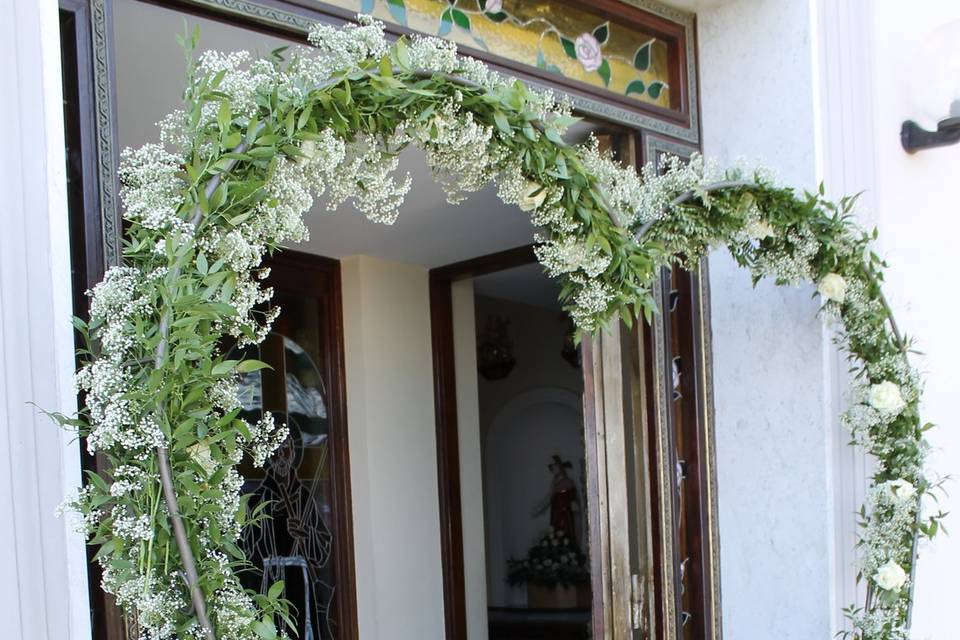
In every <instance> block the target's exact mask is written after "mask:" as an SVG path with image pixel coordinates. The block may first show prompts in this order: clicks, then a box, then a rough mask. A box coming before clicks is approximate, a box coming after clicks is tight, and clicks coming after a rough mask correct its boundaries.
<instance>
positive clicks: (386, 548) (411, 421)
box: [342, 256, 444, 640]
mask: <svg viewBox="0 0 960 640" xmlns="http://www.w3.org/2000/svg"><path fill="white" fill-rule="evenodd" d="M342 278H343V316H344V350H345V356H346V379H347V425H348V427H347V428H348V434H349V439H350V481H351V484H352V487H351V488H352V493H353V529H354V545H355V553H354V556H355V560H356V571H357V596H358V597H357V600H358V612H357V613H358V618H359V621H360V637H361V638H362V639H363V640H384V639H385V638H390V639H391V640H423V639H424V638H442V637H443V634H444V623H443V585H442V577H441V563H440V524H439V523H440V513H439V497H438V489H437V447H436V423H435V420H434V405H433V363H432V350H431V341H430V306H429V288H428V280H427V270H426V269H425V268H423V267H418V266H411V265H405V264H400V263H396V262H387V261H385V260H380V259H377V258H371V257H366V256H352V257H348V258H345V259H344V260H343V261H342Z"/></svg>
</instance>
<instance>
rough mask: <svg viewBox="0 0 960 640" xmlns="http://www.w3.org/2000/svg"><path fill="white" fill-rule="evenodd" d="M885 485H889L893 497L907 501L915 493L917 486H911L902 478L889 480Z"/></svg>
mask: <svg viewBox="0 0 960 640" xmlns="http://www.w3.org/2000/svg"><path fill="white" fill-rule="evenodd" d="M887 486H889V487H890V493H892V494H893V497H894V498H896V499H897V500H903V501H907V500H909V499H910V498H912V497H913V496H915V495H917V488H916V487H915V486H913V484H911V483H910V481H909V480H904V479H903V478H898V479H897V480H891V481H890V482H888V483H887Z"/></svg>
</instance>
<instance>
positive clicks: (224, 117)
mask: <svg viewBox="0 0 960 640" xmlns="http://www.w3.org/2000/svg"><path fill="white" fill-rule="evenodd" d="M217 125H218V126H219V127H220V130H221V131H226V130H227V129H228V128H229V127H230V103H229V102H227V101H226V100H224V101H223V102H221V103H220V109H219V110H218V111H217Z"/></svg>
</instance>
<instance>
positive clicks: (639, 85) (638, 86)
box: [624, 80, 647, 95]
mask: <svg viewBox="0 0 960 640" xmlns="http://www.w3.org/2000/svg"><path fill="white" fill-rule="evenodd" d="M646 90H647V87H646V85H645V84H643V80H631V81H630V84H628V85H627V90H626V91H624V94H625V95H630V94H631V93H636V94H638V95H643V92H644V91H646Z"/></svg>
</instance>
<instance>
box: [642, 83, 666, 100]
mask: <svg viewBox="0 0 960 640" xmlns="http://www.w3.org/2000/svg"><path fill="white" fill-rule="evenodd" d="M666 86H667V85H665V84H664V83H662V82H660V81H659V80H657V81H656V82H651V83H650V86H649V87H647V95H648V96H650V97H651V98H653V99H654V100H656V99H658V98H659V97H660V92H661V91H663V89H664V87H666Z"/></svg>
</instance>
